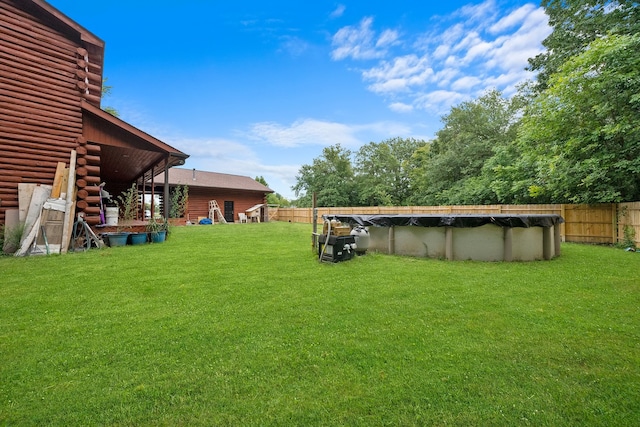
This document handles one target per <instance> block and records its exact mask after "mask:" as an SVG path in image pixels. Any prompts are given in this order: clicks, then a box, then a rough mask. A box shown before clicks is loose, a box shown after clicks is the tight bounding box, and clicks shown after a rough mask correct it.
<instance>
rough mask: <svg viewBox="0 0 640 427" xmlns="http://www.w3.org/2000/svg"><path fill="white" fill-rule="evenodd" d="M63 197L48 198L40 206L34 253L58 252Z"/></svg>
mask: <svg viewBox="0 0 640 427" xmlns="http://www.w3.org/2000/svg"><path fill="white" fill-rule="evenodd" d="M65 204H66V202H65V200H64V199H49V200H47V201H46V202H45V204H44V205H43V206H42V216H41V217H40V233H38V238H37V239H36V247H35V253H41V254H44V253H46V254H59V253H60V248H61V246H62V230H63V228H64V218H65V216H64V213H65Z"/></svg>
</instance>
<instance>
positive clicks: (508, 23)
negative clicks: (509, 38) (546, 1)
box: [488, 3, 539, 34]
mask: <svg viewBox="0 0 640 427" xmlns="http://www.w3.org/2000/svg"><path fill="white" fill-rule="evenodd" d="M536 10H539V9H536V7H535V6H534V5H533V4H531V3H528V4H525V5H524V6H522V7H519V8H518V9H516V10H514V11H513V12H511V13H510V14H508V15H507V16H505V17H504V18H501V19H500V20H499V21H498V22H496V23H495V24H493V25H492V26H491V27H489V30H488V31H489V33H490V34H498V33H501V32H503V31H505V30H508V29H510V28H513V27H515V26H516V25H519V24H520V23H521V22H522V21H524V20H525V19H527V17H528V16H529V15H531V14H532V13H535V12H536Z"/></svg>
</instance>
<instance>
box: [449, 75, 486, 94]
mask: <svg viewBox="0 0 640 427" xmlns="http://www.w3.org/2000/svg"><path fill="white" fill-rule="evenodd" d="M481 82H482V80H480V79H479V78H477V77H475V76H464V77H461V78H459V79H458V80H456V81H455V82H453V83H452V84H451V89H453V90H454V91H456V92H460V91H470V90H471V89H473V88H474V87H476V86H478V85H479V84H480V83H481Z"/></svg>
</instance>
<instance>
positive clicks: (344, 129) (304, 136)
mask: <svg viewBox="0 0 640 427" xmlns="http://www.w3.org/2000/svg"><path fill="white" fill-rule="evenodd" d="M249 137H250V138H252V139H254V140H260V141H264V142H266V143H269V144H271V145H276V146H280V147H297V146H301V145H316V144H317V145H333V144H338V143H339V144H344V145H351V144H357V143H358V139H357V138H356V137H355V136H354V131H353V129H352V128H351V127H349V126H347V125H345V124H342V123H336V122H325V121H321V120H315V119H304V120H298V121H296V122H294V123H292V124H291V125H290V126H283V125H281V124H279V123H274V122H261V123H255V124H254V125H253V126H251V130H250V132H249Z"/></svg>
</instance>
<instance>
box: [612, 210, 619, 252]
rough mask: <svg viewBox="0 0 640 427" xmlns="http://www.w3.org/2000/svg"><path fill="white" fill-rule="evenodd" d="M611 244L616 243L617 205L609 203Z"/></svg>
mask: <svg viewBox="0 0 640 427" xmlns="http://www.w3.org/2000/svg"><path fill="white" fill-rule="evenodd" d="M611 222H612V224H611V244H612V245H615V244H616V243H618V236H619V234H618V204H617V203H611Z"/></svg>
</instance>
